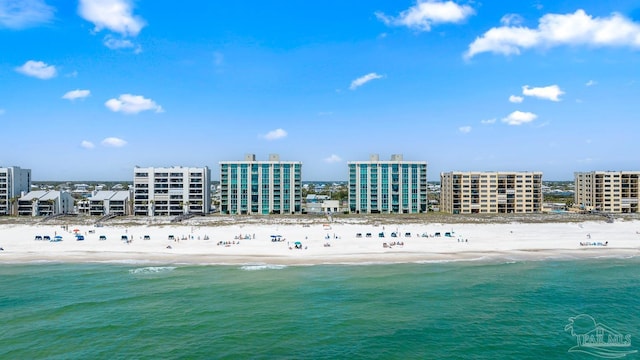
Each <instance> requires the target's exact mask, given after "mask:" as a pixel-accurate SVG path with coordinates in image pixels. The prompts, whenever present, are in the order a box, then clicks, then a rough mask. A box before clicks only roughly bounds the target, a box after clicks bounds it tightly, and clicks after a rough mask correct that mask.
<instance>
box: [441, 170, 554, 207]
mask: <svg viewBox="0 0 640 360" xmlns="http://www.w3.org/2000/svg"><path fill="white" fill-rule="evenodd" d="M440 210H441V211H443V212H447V213H452V214H476V213H488V214H497V213H537V212H541V211H542V173H541V172H457V171H454V172H446V173H441V174H440Z"/></svg>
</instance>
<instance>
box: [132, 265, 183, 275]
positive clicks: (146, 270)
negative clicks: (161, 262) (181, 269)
mask: <svg viewBox="0 0 640 360" xmlns="http://www.w3.org/2000/svg"><path fill="white" fill-rule="evenodd" d="M175 269H176V267H175V266H148V267H143V268H136V269H130V270H129V273H130V274H134V275H146V274H158V273H164V272H169V271H173V270H175Z"/></svg>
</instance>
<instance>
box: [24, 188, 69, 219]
mask: <svg viewBox="0 0 640 360" xmlns="http://www.w3.org/2000/svg"><path fill="white" fill-rule="evenodd" d="M73 206H74V199H73V196H71V193H70V192H68V191H58V190H35V191H30V192H28V193H26V194H25V195H23V196H21V197H20V198H19V199H18V215H20V216H55V215H64V214H72V213H73V210H74V208H73Z"/></svg>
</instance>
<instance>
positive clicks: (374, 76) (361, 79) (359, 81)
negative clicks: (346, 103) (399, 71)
mask: <svg viewBox="0 0 640 360" xmlns="http://www.w3.org/2000/svg"><path fill="white" fill-rule="evenodd" d="M382 78H383V76H382V75H378V74H376V73H374V72H373V73H368V74H367V75H364V76H361V77H359V78H357V79H355V80H353V81H352V82H351V85H350V86H349V89H351V90H355V89H357V88H359V87H360V86H362V85H364V84H366V83H368V82H369V81H371V80H375V79H382Z"/></svg>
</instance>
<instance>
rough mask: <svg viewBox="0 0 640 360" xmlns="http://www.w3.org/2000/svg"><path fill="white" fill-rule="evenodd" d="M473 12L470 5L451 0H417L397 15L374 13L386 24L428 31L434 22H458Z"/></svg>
mask: <svg viewBox="0 0 640 360" xmlns="http://www.w3.org/2000/svg"><path fill="white" fill-rule="evenodd" d="M474 13H475V11H474V10H473V8H471V7H470V6H468V5H458V4H456V3H454V2H453V1H444V2H443V1H436V0H426V1H422V0H418V1H417V3H416V4H415V5H414V6H412V7H410V8H408V9H407V10H404V11H402V12H401V13H400V14H399V15H398V16H395V17H394V16H387V15H385V14H384V13H382V12H376V13H375V15H376V17H377V18H378V19H380V20H381V21H382V22H384V23H385V24H386V25H395V26H406V27H409V28H412V29H416V30H420V31H430V30H431V26H432V25H434V24H442V23H459V22H462V21H464V20H465V19H466V18H468V17H469V16H471V15H473V14H474Z"/></svg>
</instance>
